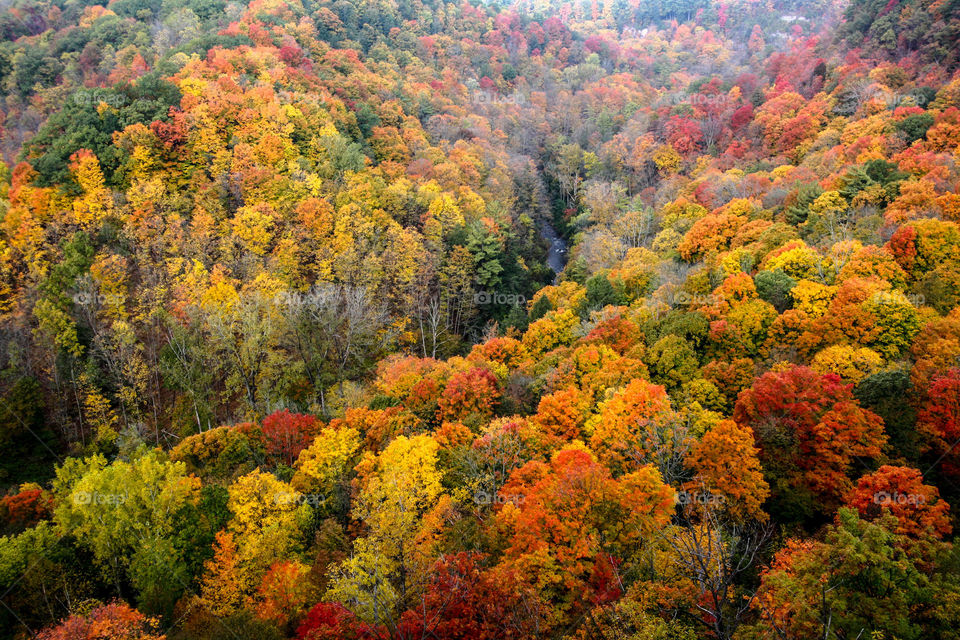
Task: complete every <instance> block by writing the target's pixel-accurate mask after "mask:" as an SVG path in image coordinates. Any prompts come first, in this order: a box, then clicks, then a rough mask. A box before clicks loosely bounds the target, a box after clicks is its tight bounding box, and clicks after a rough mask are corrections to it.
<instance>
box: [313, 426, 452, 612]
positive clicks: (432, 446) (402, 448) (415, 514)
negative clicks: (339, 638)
mask: <svg viewBox="0 0 960 640" xmlns="http://www.w3.org/2000/svg"><path fill="white" fill-rule="evenodd" d="M438 448H439V446H438V445H437V443H436V442H435V441H434V440H433V438H431V437H430V436H426V435H420V436H414V437H413V438H407V437H406V436H398V437H397V438H396V439H394V440H393V441H392V442H391V443H390V444H389V445H388V446H387V448H386V449H384V450H383V452H382V453H380V454H379V455H377V456H373V455H371V454H367V456H366V457H365V458H364V460H363V461H361V463H360V464H359V465H357V470H358V472H359V474H360V478H359V480H358V483H359V485H360V492H359V496H358V497H357V502H356V505H355V506H354V508H353V517H354V518H356V519H357V520H361V521H362V522H363V523H364V525H365V527H366V529H367V531H368V534H367V535H366V536H365V537H363V538H360V539H358V540H357V541H356V542H355V543H354V548H353V555H352V556H351V557H350V558H349V559H347V560H345V561H344V562H342V563H341V564H340V565H338V566H337V567H335V568H334V570H333V574H332V576H331V577H332V581H331V586H330V589H329V591H328V593H327V598H328V599H330V600H333V601H337V602H340V603H342V604H344V605H345V606H347V607H348V608H349V609H351V610H352V611H354V613H356V614H357V615H358V616H360V617H361V618H363V619H365V620H367V621H369V622H376V623H378V624H387V625H391V624H393V623H395V621H396V615H397V614H398V612H399V611H400V610H401V606H402V605H403V604H405V603H406V602H407V601H408V600H409V598H410V597H411V596H413V595H414V594H416V593H417V592H418V591H419V590H420V589H421V587H422V584H423V581H424V579H425V577H426V572H427V570H428V568H429V566H430V564H431V563H432V561H433V560H434V558H433V548H434V545H435V542H436V536H437V533H438V531H439V529H440V526H441V524H442V518H443V515H444V513H446V511H447V510H448V509H449V508H450V504H451V502H450V498H449V497H448V496H447V495H446V494H444V491H443V487H442V486H441V483H440V481H441V475H442V474H441V473H440V471H438V470H437V450H438Z"/></svg>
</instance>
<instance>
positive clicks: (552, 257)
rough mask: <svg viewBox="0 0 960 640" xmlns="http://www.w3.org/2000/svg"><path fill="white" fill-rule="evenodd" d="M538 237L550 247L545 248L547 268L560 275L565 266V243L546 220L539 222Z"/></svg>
mask: <svg viewBox="0 0 960 640" xmlns="http://www.w3.org/2000/svg"><path fill="white" fill-rule="evenodd" d="M540 236H541V237H542V238H543V239H544V240H546V241H547V243H548V244H549V245H550V246H549V247H548V248H547V266H548V267H550V268H551V269H552V270H553V272H554V273H556V274H557V275H560V272H561V271H563V268H564V267H565V266H566V264H567V242H566V240H564V239H563V238H561V237H560V235H559V234H558V233H557V230H556V229H554V228H553V225H551V224H550V223H549V222H547V221H546V220H544V221H541V222H540Z"/></svg>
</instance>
